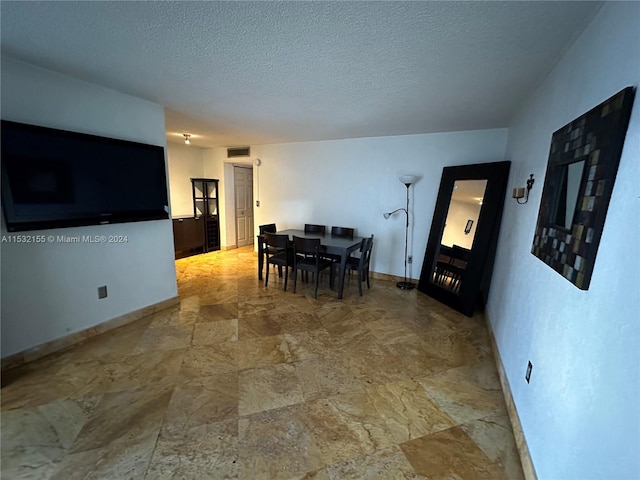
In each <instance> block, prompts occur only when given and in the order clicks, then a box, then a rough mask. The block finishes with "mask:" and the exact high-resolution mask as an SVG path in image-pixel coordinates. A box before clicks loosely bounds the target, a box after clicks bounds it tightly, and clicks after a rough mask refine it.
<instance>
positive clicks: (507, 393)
mask: <svg viewBox="0 0 640 480" xmlns="http://www.w3.org/2000/svg"><path fill="white" fill-rule="evenodd" d="M484 316H485V318H486V321H487V328H488V329H489V338H490V340H491V348H492V349H493V356H494V358H495V359H496V368H497V369H498V376H499V377H500V384H501V385H502V393H503V395H504V401H505V403H506V404H507V413H508V414H509V421H510V422H511V428H512V430H513V436H514V438H515V440H516V447H517V448H518V453H519V454H520V463H521V464H522V471H523V473H524V478H525V479H526V480H538V476H537V474H536V470H535V468H534V466H533V461H532V460H531V455H530V453H529V446H528V445H527V439H526V438H525V437H524V432H523V431H522V424H521V423H520V416H519V415H518V409H517V408H516V404H515V402H514V401H513V396H512V395H511V386H510V385H509V379H508V378H507V374H506V373H505V371H504V365H503V364H502V358H501V357H500V352H499V351H498V344H497V343H496V339H495V335H494V333H493V328H492V327H491V320H490V318H489V312H488V311H487V310H486V308H485V311H484Z"/></svg>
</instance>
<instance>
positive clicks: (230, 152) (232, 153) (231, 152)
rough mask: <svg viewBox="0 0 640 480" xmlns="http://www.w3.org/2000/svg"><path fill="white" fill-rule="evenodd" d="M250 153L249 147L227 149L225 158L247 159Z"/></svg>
mask: <svg viewBox="0 0 640 480" xmlns="http://www.w3.org/2000/svg"><path fill="white" fill-rule="evenodd" d="M250 153H251V149H250V148H249V147H229V148H227V158H235V157H248V156H249V155H250Z"/></svg>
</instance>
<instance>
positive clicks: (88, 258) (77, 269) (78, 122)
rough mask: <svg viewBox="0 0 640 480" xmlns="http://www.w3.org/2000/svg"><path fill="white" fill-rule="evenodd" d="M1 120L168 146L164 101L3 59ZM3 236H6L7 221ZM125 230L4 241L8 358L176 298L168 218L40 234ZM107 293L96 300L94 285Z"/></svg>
mask: <svg viewBox="0 0 640 480" xmlns="http://www.w3.org/2000/svg"><path fill="white" fill-rule="evenodd" d="M1 81H2V112H1V115H2V118H3V119H7V120H13V121H18V122H24V123H31V124H36V125H43V126H48V127H53V128H61V129H67V130H73V131H79V132H84V133H91V134H96V135H103V136H109V137H114V138H120V139H125V140H133V141H138V142H143V143H149V144H153V145H162V146H164V145H165V132H164V111H163V109H162V107H161V106H159V105H155V104H153V103H149V102H146V101H144V100H141V99H138V98H135V97H131V96H128V95H123V94H120V93H118V92H115V91H113V90H109V89H106V88H103V87H99V86H97V85H94V84H90V83H87V82H82V81H79V80H76V79H73V78H71V77H67V76H64V75H60V74H57V73H55V72H52V71H50V70H45V69H40V68H37V67H34V66H30V65H27V64H24V63H20V62H16V61H13V60H10V59H8V58H7V57H6V56H4V55H3V58H2V76H1ZM1 233H2V235H9V234H8V233H7V232H6V229H5V226H4V222H2V231H1ZM37 233H38V234H43V233H44V234H46V235H54V236H56V235H106V236H108V235H126V236H127V237H128V242H127V243H124V244H111V245H109V244H57V243H46V244H8V243H3V244H2V248H1V254H2V266H1V272H2V302H1V303H2V307H1V309H2V356H3V357H6V356H8V355H11V354H14V353H17V352H20V351H23V350H25V349H28V348H31V347H34V346H36V345H39V344H42V343H44V342H47V341H50V340H54V339H56V338H60V337H63V336H65V335H67V334H70V333H73V332H77V331H80V330H84V329H86V328H88V327H91V326H94V325H97V324H100V323H102V322H104V321H106V320H109V319H112V318H114V317H117V316H119V315H123V314H125V313H129V312H131V311H134V310H137V309H139V308H142V307H145V306H147V305H151V304H154V303H157V302H160V301H163V300H166V299H168V298H171V297H174V296H176V295H177V288H176V276H175V264H174V260H173V236H172V231H171V222H170V221H169V220H159V221H151V222H137V223H126V224H118V225H102V226H94V227H79V228H65V229H56V230H46V231H37ZM100 285H107V287H108V292H109V296H108V298H106V299H103V300H98V295H97V288H98V286H100Z"/></svg>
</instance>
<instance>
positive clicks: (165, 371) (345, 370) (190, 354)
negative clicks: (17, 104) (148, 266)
mask: <svg viewBox="0 0 640 480" xmlns="http://www.w3.org/2000/svg"><path fill="white" fill-rule="evenodd" d="M256 264H257V259H256V255H255V254H254V253H253V252H252V251H251V250H250V249H248V248H242V249H238V250H231V251H227V252H214V253H210V254H206V255H200V256H197V257H191V258H186V259H182V260H178V261H177V262H176V265H177V271H178V286H179V293H180V298H181V304H180V306H179V307H175V308H172V309H168V310H165V311H162V312H159V313H156V314H154V315H152V316H150V317H147V318H144V319H141V320H139V321H137V322H135V323H132V324H129V325H127V326H125V327H122V328H119V329H117V330H113V331H111V332H108V333H106V334H103V335H100V336H99V337H95V338H93V339H91V340H90V341H87V342H85V343H83V344H80V345H78V346H76V347H74V348H71V349H68V350H65V351H63V352H60V353H59V354H56V355H53V356H49V357H47V358H44V359H41V360H39V361H36V362H33V363H31V364H29V365H27V366H25V367H22V368H20V369H18V370H16V371H13V372H8V373H7V374H5V375H4V376H3V383H4V384H5V387H4V388H3V389H2V392H1V394H2V428H1V430H2V472H1V476H2V478H3V479H49V478H53V479H63V480H70V479H85V478H86V479H165V478H166V479H169V478H175V479H178V478H180V479H187V478H192V479H209V478H211V479H250V480H254V479H312V478H314V479H332V480H336V479H374V478H375V479H490V480H495V479H514V480H518V479H522V478H523V476H522V470H521V467H520V463H519V457H518V453H517V451H516V448H515V443H514V439H513V434H512V431H511V427H510V424H509V419H508V417H507V413H506V409H505V405H504V400H503V396H502V391H501V389H500V384H499V381H498V376H497V373H496V368H495V365H494V358H493V354H492V352H491V348H490V344H489V338H488V333H487V330H486V327H485V325H484V319H483V317H482V316H476V317H474V318H467V317H464V316H462V315H460V314H458V313H456V312H454V311H451V310H449V309H448V308H446V307H444V306H442V305H440V304H439V303H437V302H435V301H434V300H432V299H431V298H429V297H427V296H425V295H423V294H421V293H419V292H417V291H410V292H406V291H401V290H398V289H397V288H395V285H394V284H393V283H392V282H387V281H383V280H372V287H371V289H370V290H368V291H367V290H366V288H365V295H364V296H363V297H360V296H358V293H357V292H358V289H357V284H356V282H355V277H353V278H352V279H351V281H350V283H348V284H347V285H346V287H345V298H344V300H343V301H338V300H337V298H336V294H335V292H332V291H330V290H329V289H328V287H327V285H326V282H325V283H324V284H321V286H320V291H319V295H318V299H317V300H314V299H313V296H312V283H309V284H304V283H299V284H298V286H299V290H298V293H297V294H295V295H294V294H293V293H292V292H291V291H290V290H289V291H287V292H283V291H282V283H281V282H282V281H281V280H280V279H278V277H277V275H272V276H271V279H270V284H269V286H268V287H267V288H265V287H264V285H263V284H262V283H261V282H258V281H257V279H256Z"/></svg>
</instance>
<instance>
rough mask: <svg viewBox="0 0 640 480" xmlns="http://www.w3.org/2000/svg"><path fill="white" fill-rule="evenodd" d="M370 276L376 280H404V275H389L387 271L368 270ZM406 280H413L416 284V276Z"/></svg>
mask: <svg viewBox="0 0 640 480" xmlns="http://www.w3.org/2000/svg"><path fill="white" fill-rule="evenodd" d="M369 274H370V275H371V278H375V279H378V280H386V281H388V282H404V277H400V276H398V275H389V274H388V273H378V272H373V271H371V272H369ZM407 281H408V282H413V283H415V284H416V285H417V284H418V279H417V278H407Z"/></svg>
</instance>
